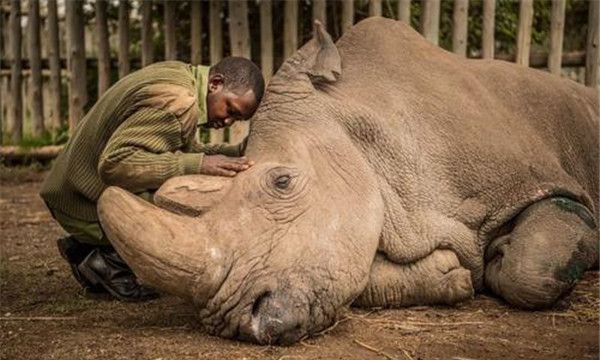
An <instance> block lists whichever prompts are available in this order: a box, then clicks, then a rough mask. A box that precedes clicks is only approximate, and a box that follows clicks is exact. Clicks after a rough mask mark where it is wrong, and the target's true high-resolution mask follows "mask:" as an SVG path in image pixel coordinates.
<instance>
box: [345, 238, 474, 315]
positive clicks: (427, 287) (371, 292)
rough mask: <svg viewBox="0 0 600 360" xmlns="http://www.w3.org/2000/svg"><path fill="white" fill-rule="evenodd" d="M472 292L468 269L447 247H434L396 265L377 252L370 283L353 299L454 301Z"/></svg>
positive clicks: (359, 302) (372, 303) (365, 302)
mask: <svg viewBox="0 0 600 360" xmlns="http://www.w3.org/2000/svg"><path fill="white" fill-rule="evenodd" d="M472 296H473V284H472V281H471V272H470V271H469V270H467V269H465V268H463V267H461V265H460V262H459V261H458V258H457V256H456V255H455V254H454V252H452V251H450V250H435V251H433V252H432V253H431V254H430V255H429V256H427V257H425V258H423V259H421V260H419V261H417V262H415V263H413V264H405V265H399V264H396V263H394V262H391V261H389V260H388V259H387V258H386V257H385V256H383V255H381V254H378V255H377V256H376V258H375V261H374V263H373V266H372V267H371V274H370V278H369V283H368V284H367V287H366V288H365V290H364V291H363V293H362V294H361V295H360V296H359V297H358V298H357V299H356V300H355V302H354V305H355V306H361V307H376V306H385V307H391V306H394V307H401V306H410V305H425V304H455V303H458V302H460V301H464V300H467V299H470V298H471V297H472Z"/></svg>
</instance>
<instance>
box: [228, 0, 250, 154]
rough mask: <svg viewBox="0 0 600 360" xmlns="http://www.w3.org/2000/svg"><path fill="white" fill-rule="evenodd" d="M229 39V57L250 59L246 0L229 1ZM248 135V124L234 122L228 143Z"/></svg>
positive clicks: (240, 139)
mask: <svg viewBox="0 0 600 360" xmlns="http://www.w3.org/2000/svg"><path fill="white" fill-rule="evenodd" d="M229 39H230V41H231V55H232V56H241V57H245V58H248V59H249V58H250V28H249V27H248V3H247V2H246V0H229ZM247 134H248V122H247V121H244V122H236V123H235V124H233V125H232V126H231V127H230V128H229V142H230V143H232V144H237V143H239V142H241V141H242V140H244V137H246V135H247Z"/></svg>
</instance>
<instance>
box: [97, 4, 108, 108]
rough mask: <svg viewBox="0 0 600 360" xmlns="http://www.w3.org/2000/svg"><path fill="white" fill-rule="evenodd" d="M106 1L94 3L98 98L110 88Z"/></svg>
mask: <svg viewBox="0 0 600 360" xmlns="http://www.w3.org/2000/svg"><path fill="white" fill-rule="evenodd" d="M107 6H108V1H106V0H97V1H96V44H97V45H96V46H98V97H100V96H102V94H104V92H106V90H108V88H109V87H110V48H109V44H108V19H107V16H106V7H107Z"/></svg>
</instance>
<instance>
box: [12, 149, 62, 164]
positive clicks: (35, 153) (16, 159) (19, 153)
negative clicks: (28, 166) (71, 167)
mask: <svg viewBox="0 0 600 360" xmlns="http://www.w3.org/2000/svg"><path fill="white" fill-rule="evenodd" d="M63 147H64V146H63V145H48V146H42V147H38V148H22V147H20V146H0V161H1V162H3V163H4V162H8V163H22V162H26V161H30V160H38V161H42V160H52V159H54V158H56V157H57V156H58V154H60V152H61V151H62V149H63Z"/></svg>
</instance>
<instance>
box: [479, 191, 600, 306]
mask: <svg viewBox="0 0 600 360" xmlns="http://www.w3.org/2000/svg"><path fill="white" fill-rule="evenodd" d="M597 258H598V232H597V229H596V224H595V221H594V218H593V216H592V215H591V213H590V211H589V210H587V208H585V207H584V206H583V205H581V204H579V203H578V202H575V201H573V200H571V199H567V198H562V197H557V198H550V199H545V200H542V201H539V202H537V203H535V204H533V205H531V206H529V207H528V208H527V209H525V210H524V211H523V212H522V213H521V214H519V215H518V216H517V218H516V219H515V220H514V228H513V229H512V231H511V232H510V233H509V234H507V235H504V236H501V237H499V238H497V239H496V240H494V241H493V242H492V243H491V244H490V245H489V246H488V248H487V250H486V261H487V264H486V271H485V282H486V285H487V286H488V287H489V288H490V289H491V290H492V291H493V292H495V293H496V294H498V295H500V296H501V297H503V298H504V299H505V300H506V301H508V302H509V303H511V304H513V305H515V306H518V307H521V308H525V309H536V308H543V307H548V306H551V305H552V304H554V303H555V302H556V300H557V299H558V298H560V297H561V296H563V295H565V294H567V293H568V292H569V291H570V290H571V289H572V288H573V287H574V286H575V284H576V283H577V281H578V280H579V279H580V278H581V276H582V275H583V272H584V271H585V270H587V269H589V268H590V267H592V266H593V265H594V264H595V263H596V262H597Z"/></svg>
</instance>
